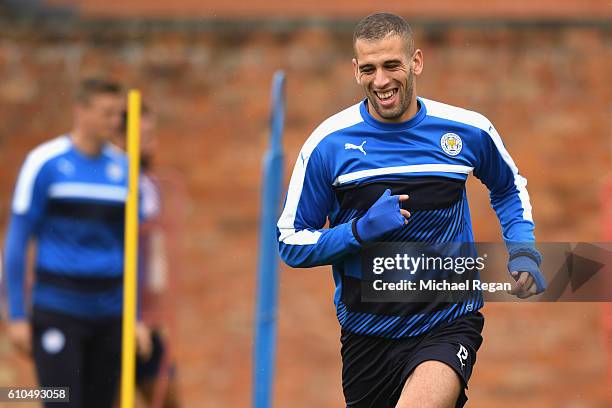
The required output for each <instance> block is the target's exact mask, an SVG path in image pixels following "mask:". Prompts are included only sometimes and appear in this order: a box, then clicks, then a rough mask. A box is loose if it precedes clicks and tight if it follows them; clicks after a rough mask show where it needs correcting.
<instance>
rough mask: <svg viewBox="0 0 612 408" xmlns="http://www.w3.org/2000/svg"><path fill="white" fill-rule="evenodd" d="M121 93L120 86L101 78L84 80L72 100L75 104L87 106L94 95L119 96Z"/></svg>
mask: <svg viewBox="0 0 612 408" xmlns="http://www.w3.org/2000/svg"><path fill="white" fill-rule="evenodd" d="M121 92H122V88H121V85H119V84H118V83H117V82H114V81H111V80H107V79H102V78H85V79H83V80H81V82H80V83H79V86H78V88H77V91H76V92H75V95H74V100H75V102H77V103H81V104H88V103H89V101H90V100H91V97H92V96H94V95H100V94H110V95H115V96H120V95H121Z"/></svg>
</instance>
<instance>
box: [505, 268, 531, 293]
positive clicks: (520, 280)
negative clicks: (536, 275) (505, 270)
mask: <svg viewBox="0 0 612 408" xmlns="http://www.w3.org/2000/svg"><path fill="white" fill-rule="evenodd" d="M510 274H511V275H512V277H513V278H514V279H516V284H515V285H514V287H513V288H512V290H510V291H508V293H509V294H511V295H513V296H516V297H517V298H519V299H527V298H528V297H530V296H533V295H535V294H536V293H537V290H538V289H537V286H536V283H535V279H533V276H531V275H530V274H529V273H528V272H517V271H512V272H510ZM519 274H520V275H519Z"/></svg>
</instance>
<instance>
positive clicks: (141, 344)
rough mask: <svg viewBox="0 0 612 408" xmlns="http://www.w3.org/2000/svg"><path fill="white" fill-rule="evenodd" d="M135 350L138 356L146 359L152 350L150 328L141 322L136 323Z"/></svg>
mask: <svg viewBox="0 0 612 408" xmlns="http://www.w3.org/2000/svg"><path fill="white" fill-rule="evenodd" d="M136 345H137V347H136V350H137V353H138V355H139V356H140V357H142V358H143V359H145V360H148V359H149V357H150V356H151V353H152V352H153V340H152V339H151V330H150V329H149V328H148V327H147V326H146V325H145V324H144V323H142V322H137V323H136Z"/></svg>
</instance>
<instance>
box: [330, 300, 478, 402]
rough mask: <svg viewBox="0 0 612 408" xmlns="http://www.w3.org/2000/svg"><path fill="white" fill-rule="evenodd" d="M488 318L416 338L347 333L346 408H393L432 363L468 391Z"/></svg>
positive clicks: (344, 359)
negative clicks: (451, 373)
mask: <svg viewBox="0 0 612 408" xmlns="http://www.w3.org/2000/svg"><path fill="white" fill-rule="evenodd" d="M483 326H484V316H483V315H482V314H481V313H480V312H476V313H473V314H470V315H467V316H464V317H462V318H459V319H457V320H455V321H453V322H451V323H447V324H444V325H441V326H438V327H436V328H435V329H433V330H432V331H430V332H428V333H425V334H423V335H420V336H417V337H410V338H404V339H385V338H381V337H373V336H362V335H358V334H354V333H348V332H345V331H342V336H341V341H342V388H343V390H344V397H345V399H346V406H347V408H386V407H389V408H394V407H395V405H396V404H397V401H398V400H399V397H400V395H401V393H402V389H403V388H404V384H405V382H406V379H407V378H408V377H409V376H410V374H412V372H413V371H414V369H415V368H416V367H417V366H418V365H419V364H421V363H423V362H425V361H428V360H437V361H441V362H443V363H445V364H447V365H448V366H450V367H451V368H453V369H454V370H455V372H456V373H457V375H459V378H460V379H461V382H462V384H463V388H462V391H461V394H460V395H459V399H458V400H457V405H456V406H457V407H463V406H464V405H465V403H466V401H467V395H466V394H465V390H466V389H467V384H468V381H469V379H470V376H471V375H472V369H473V367H474V364H475V363H476V352H477V351H478V349H479V348H480V345H481V344H482V336H481V333H482V328H483Z"/></svg>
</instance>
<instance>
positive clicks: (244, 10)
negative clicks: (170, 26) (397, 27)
mask: <svg viewBox="0 0 612 408" xmlns="http://www.w3.org/2000/svg"><path fill="white" fill-rule="evenodd" d="M47 2H48V3H49V4H63V5H66V4H68V5H75V6H77V7H79V9H80V10H81V11H82V12H83V14H85V15H88V16H113V17H116V16H121V17H142V16H147V17H176V16H179V17H190V18H197V17H215V18H218V17H229V18H236V17H238V18H243V17H288V16H294V17H303V16H305V15H306V16H327V17H335V18H337V17H358V16H362V15H365V14H368V13H373V12H376V11H391V12H395V13H401V14H402V15H404V16H406V17H410V18H423V17H425V18H436V19H440V18H466V17H467V18H474V17H479V18H488V17H498V18H500V17H501V18H521V19H524V18H527V19H533V18H572V19H575V18H597V19H600V18H603V17H606V16H607V17H610V16H611V15H612V6H611V5H610V2H609V1H607V0H588V1H586V0H563V1H557V0H539V1H530V0H514V1H505V0H461V1H456V0H429V1H395V0H382V1H376V2H372V1H369V0H334V1H325V0H310V1H299V0H289V1H286V0H259V1H223V0H174V1H160V0H157V1H151V0H130V1H123V0H48V1H47Z"/></svg>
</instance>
